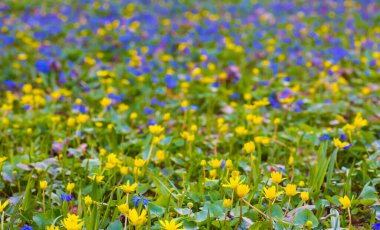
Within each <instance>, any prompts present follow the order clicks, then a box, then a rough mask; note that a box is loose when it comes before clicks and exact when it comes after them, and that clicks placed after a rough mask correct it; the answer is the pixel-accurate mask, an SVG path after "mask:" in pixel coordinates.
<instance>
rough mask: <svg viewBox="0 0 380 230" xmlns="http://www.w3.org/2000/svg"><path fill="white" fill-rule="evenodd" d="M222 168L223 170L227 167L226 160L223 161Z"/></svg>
mask: <svg viewBox="0 0 380 230" xmlns="http://www.w3.org/2000/svg"><path fill="white" fill-rule="evenodd" d="M220 166H221V167H222V169H224V167H225V166H226V160H222V163H221V164H220Z"/></svg>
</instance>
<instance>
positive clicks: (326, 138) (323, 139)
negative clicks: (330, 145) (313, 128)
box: [319, 134, 332, 141]
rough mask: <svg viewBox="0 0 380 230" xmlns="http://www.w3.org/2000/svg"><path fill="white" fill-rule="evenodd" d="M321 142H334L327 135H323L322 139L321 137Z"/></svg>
mask: <svg viewBox="0 0 380 230" xmlns="http://www.w3.org/2000/svg"><path fill="white" fill-rule="evenodd" d="M319 140H320V141H330V140H332V139H331V137H330V136H329V135H327V134H323V135H322V136H321V137H319Z"/></svg>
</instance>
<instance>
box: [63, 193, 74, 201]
mask: <svg viewBox="0 0 380 230" xmlns="http://www.w3.org/2000/svg"><path fill="white" fill-rule="evenodd" d="M72 199H73V198H72V196H71V195H67V194H65V193H63V194H62V195H61V202H63V201H67V202H69V201H71V200H72Z"/></svg>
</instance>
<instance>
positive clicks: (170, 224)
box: [160, 220, 184, 230]
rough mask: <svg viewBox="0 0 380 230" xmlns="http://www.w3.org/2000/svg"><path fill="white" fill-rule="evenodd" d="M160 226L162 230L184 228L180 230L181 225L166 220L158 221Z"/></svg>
mask: <svg viewBox="0 0 380 230" xmlns="http://www.w3.org/2000/svg"><path fill="white" fill-rule="evenodd" d="M160 224H161V225H162V228H163V229H165V230H183V229H184V228H180V227H181V226H182V223H181V222H180V223H178V224H176V223H175V220H171V221H170V222H169V221H168V220H160Z"/></svg>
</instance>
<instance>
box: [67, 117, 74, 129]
mask: <svg viewBox="0 0 380 230" xmlns="http://www.w3.org/2000/svg"><path fill="white" fill-rule="evenodd" d="M74 125H75V119H74V118H72V117H70V118H69V119H67V126H69V127H73V126H74Z"/></svg>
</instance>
